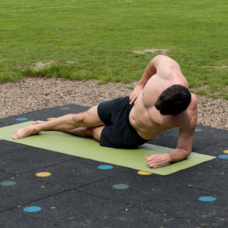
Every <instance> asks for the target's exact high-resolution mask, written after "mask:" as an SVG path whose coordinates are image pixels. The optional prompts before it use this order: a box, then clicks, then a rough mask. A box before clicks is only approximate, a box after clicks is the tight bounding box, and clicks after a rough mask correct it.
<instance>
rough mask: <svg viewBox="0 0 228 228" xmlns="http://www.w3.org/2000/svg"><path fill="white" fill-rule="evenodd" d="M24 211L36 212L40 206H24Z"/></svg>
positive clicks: (39, 209)
mask: <svg viewBox="0 0 228 228" xmlns="http://www.w3.org/2000/svg"><path fill="white" fill-rule="evenodd" d="M24 211H25V212H38V211H41V207H37V206H31V207H25V208H24Z"/></svg>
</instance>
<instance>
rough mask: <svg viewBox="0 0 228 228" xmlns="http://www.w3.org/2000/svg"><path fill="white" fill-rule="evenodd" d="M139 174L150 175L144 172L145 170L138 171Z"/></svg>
mask: <svg viewBox="0 0 228 228" xmlns="http://www.w3.org/2000/svg"><path fill="white" fill-rule="evenodd" d="M138 174H139V175H151V174H152V173H149V172H145V171H138Z"/></svg>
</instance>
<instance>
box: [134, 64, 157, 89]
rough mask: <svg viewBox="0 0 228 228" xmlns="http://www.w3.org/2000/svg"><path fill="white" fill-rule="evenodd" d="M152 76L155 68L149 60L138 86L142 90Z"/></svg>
mask: <svg viewBox="0 0 228 228" xmlns="http://www.w3.org/2000/svg"><path fill="white" fill-rule="evenodd" d="M154 74H156V68H155V66H154V63H153V60H151V61H150V63H149V64H148V66H147V67H146V70H145V71H144V73H143V75H142V78H141V79H140V80H139V82H138V86H141V87H142V88H144V86H145V85H146V83H147V82H148V80H149V79H150V78H151V77H152V76H153V75H154Z"/></svg>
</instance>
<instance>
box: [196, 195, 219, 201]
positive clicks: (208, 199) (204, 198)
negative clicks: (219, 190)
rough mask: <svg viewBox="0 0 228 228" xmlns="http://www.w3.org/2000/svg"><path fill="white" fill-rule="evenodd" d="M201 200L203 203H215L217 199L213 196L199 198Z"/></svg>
mask: <svg viewBox="0 0 228 228" xmlns="http://www.w3.org/2000/svg"><path fill="white" fill-rule="evenodd" d="M199 200H200V201H202V202H212V201H215V200H216V198H215V197H212V196H202V197H200V198H199Z"/></svg>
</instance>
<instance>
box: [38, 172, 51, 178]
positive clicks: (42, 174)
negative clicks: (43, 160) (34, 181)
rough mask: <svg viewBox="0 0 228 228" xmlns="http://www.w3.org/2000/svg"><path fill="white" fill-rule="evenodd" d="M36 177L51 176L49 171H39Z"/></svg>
mask: <svg viewBox="0 0 228 228" xmlns="http://www.w3.org/2000/svg"><path fill="white" fill-rule="evenodd" d="M36 176H37V177H49V176H51V173H48V172H40V173H37V174H36Z"/></svg>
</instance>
